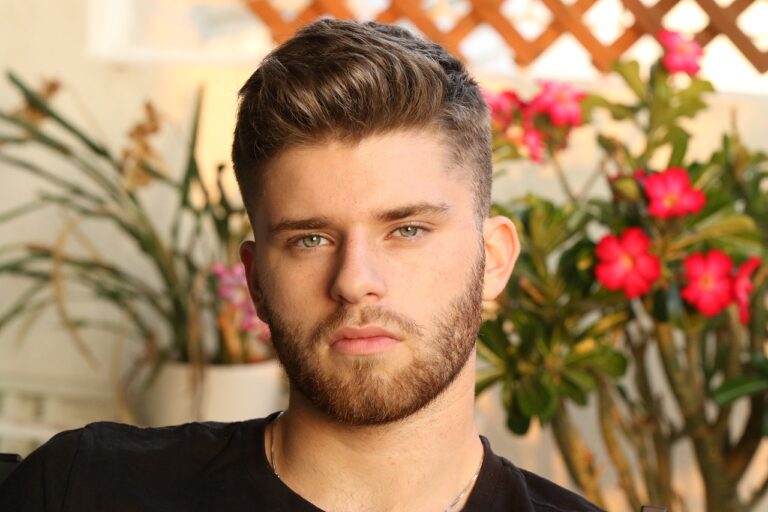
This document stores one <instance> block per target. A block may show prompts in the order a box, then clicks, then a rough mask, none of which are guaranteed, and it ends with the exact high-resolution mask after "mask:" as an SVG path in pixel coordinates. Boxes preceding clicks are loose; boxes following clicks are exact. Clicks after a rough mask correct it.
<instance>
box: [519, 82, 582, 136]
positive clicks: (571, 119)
mask: <svg viewBox="0 0 768 512" xmlns="http://www.w3.org/2000/svg"><path fill="white" fill-rule="evenodd" d="M541 85H542V89H541V91H540V92H539V94H538V95H537V96H536V97H535V98H533V100H531V105H530V106H531V109H532V110H533V111H536V112H542V113H544V114H547V115H548V116H549V118H550V120H551V121H552V124H553V125H555V126H579V125H580V124H581V100H582V99H584V97H585V96H586V93H584V92H582V91H579V90H578V89H576V88H575V87H573V86H572V85H570V84H563V83H558V82H549V81H545V82H542V84H541Z"/></svg>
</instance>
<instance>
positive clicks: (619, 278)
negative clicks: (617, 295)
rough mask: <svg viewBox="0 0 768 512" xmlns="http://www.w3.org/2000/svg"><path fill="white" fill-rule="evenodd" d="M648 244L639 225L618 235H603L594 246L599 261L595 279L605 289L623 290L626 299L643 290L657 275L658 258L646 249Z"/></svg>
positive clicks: (642, 292) (658, 271) (647, 287)
mask: <svg viewBox="0 0 768 512" xmlns="http://www.w3.org/2000/svg"><path fill="white" fill-rule="evenodd" d="M650 245H651V240H650V239H649V238H648V236H647V235H646V234H645V233H644V232H643V230H642V229H640V228H629V229H627V230H625V231H624V233H622V234H621V237H620V238H619V237H617V236H616V235H606V236H604V237H603V238H602V239H601V240H600V242H599V243H598V244H597V248H596V249H595V255H596V256H597V258H598V259H599V260H600V263H598V264H597V267H596V268H595V276H596V277H597V280H598V281H600V283H601V284H602V285H603V286H605V287H606V288H608V289H609V290H614V291H615V290H624V294H625V295H626V296H627V297H629V298H630V299H631V298H634V297H638V296H640V295H643V294H644V293H647V292H648V290H650V289H651V286H653V283H654V282H656V279H658V278H659V276H660V275H661V263H660V262H659V258H658V257H657V256H655V255H653V254H651V253H649V252H648V248H649V247H650Z"/></svg>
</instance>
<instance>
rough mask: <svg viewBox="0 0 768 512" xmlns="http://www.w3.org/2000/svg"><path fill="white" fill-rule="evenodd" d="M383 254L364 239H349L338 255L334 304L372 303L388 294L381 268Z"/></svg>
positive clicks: (334, 278) (332, 287)
mask: <svg viewBox="0 0 768 512" xmlns="http://www.w3.org/2000/svg"><path fill="white" fill-rule="evenodd" d="M380 260H381V254H379V253H378V252H377V250H376V248H375V247H373V246H372V245H371V244H370V242H368V241H366V240H364V239H362V237H357V238H352V237H350V238H348V239H347V240H346V241H345V243H344V244H343V247H342V250H341V251H339V261H338V266H337V268H336V273H335V275H334V277H333V283H332V284H331V290H330V292H331V296H332V297H333V299H334V300H336V301H338V302H340V303H346V304H358V303H370V302H375V301H377V300H379V299H380V298H381V297H382V296H383V295H384V293H385V292H386V285H385V281H384V277H383V272H382V270H383V269H382V268H380Z"/></svg>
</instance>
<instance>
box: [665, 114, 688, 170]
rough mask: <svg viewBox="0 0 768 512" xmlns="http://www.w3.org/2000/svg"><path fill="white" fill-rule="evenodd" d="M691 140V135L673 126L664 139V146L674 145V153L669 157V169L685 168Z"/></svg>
mask: <svg viewBox="0 0 768 512" xmlns="http://www.w3.org/2000/svg"><path fill="white" fill-rule="evenodd" d="M690 139H691V135H690V134H689V133H688V132H687V131H685V130H683V129H682V128H680V127H679V126H676V125H673V126H671V127H670V128H669V131H668V132H667V134H666V136H665V137H664V139H663V141H662V142H663V144H671V145H672V153H671V154H670V155H669V161H668V162H667V167H668V168H669V167H683V165H684V161H685V153H686V152H687V151H688V141H689V140H690Z"/></svg>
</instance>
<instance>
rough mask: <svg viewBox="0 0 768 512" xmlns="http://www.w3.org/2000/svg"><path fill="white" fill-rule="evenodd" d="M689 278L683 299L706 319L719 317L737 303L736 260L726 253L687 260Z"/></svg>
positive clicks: (686, 267) (718, 252)
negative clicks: (734, 280) (735, 291)
mask: <svg viewBox="0 0 768 512" xmlns="http://www.w3.org/2000/svg"><path fill="white" fill-rule="evenodd" d="M683 266H684V267H685V279H686V281H688V285H687V286H686V287H685V288H683V290H682V291H681V293H680V294H681V295H682V297H683V299H685V300H686V302H688V303H689V304H691V305H692V306H693V307H694V308H696V309H697V310H698V311H699V312H700V313H701V314H702V315H704V316H715V315H716V314H718V313H719V312H720V311H722V310H723V309H725V307H726V306H728V304H730V303H731V301H732V300H733V286H732V282H731V269H732V268H733V261H731V258H730V257H729V256H728V255H727V254H725V253H724V252H722V251H719V250H717V249H712V250H711V251H709V252H708V253H706V254H702V253H696V254H692V255H690V256H688V257H687V258H685V260H683Z"/></svg>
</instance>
